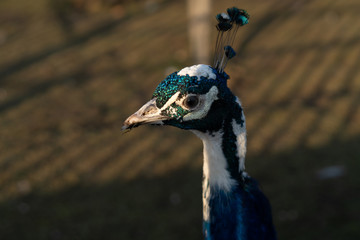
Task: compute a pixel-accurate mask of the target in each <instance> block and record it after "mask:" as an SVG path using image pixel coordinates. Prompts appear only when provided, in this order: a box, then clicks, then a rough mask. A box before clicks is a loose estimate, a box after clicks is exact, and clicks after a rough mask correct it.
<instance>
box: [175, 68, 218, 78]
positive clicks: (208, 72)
mask: <svg viewBox="0 0 360 240" xmlns="http://www.w3.org/2000/svg"><path fill="white" fill-rule="evenodd" d="M177 74H178V75H179V76H186V75H189V76H190V77H194V76H196V77H198V80H200V77H205V78H209V79H210V78H211V79H216V75H215V73H214V72H213V70H212V68H211V67H210V66H209V65H205V64H199V65H194V66H191V67H186V68H183V69H181V70H180V71H179V72H178V73H177Z"/></svg>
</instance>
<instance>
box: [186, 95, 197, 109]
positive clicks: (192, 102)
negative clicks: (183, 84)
mask: <svg viewBox="0 0 360 240" xmlns="http://www.w3.org/2000/svg"><path fill="white" fill-rule="evenodd" d="M197 105H199V97H198V96H196V95H190V96H187V97H186V98H185V100H184V106H185V107H187V108H189V109H192V108H195V107H196V106H197Z"/></svg>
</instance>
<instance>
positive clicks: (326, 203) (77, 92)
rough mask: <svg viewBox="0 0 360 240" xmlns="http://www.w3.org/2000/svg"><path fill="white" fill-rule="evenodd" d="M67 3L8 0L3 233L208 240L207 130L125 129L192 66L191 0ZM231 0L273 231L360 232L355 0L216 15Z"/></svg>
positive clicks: (1, 78)
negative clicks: (243, 15) (244, 21)
mask: <svg viewBox="0 0 360 240" xmlns="http://www.w3.org/2000/svg"><path fill="white" fill-rule="evenodd" d="M70 2H71V1H70V0H67V1H59V0H33V1H25V0H17V1H11V0H2V1H0V216H1V217H0V239H1V240H12V239H16V240H17V239H23V240H25V239H34V240H42V239H51V240H59V239H84V240H91V239H174V240H176V239H179V240H180V239H188V240H192V239H202V232H201V229H202V220H201V219H202V203H201V180H202V144H201V142H200V140H198V139H197V138H196V137H195V136H193V135H192V134H191V133H190V132H186V131H181V130H178V129H175V128H170V127H166V128H160V127H151V126H147V127H142V128H137V129H135V130H133V131H131V132H129V133H127V134H122V132H121V126H122V122H123V121H124V119H125V118H126V117H127V116H128V115H130V114H131V113H133V112H134V111H135V110H137V109H138V108H139V107H140V106H141V105H142V104H143V103H145V101H147V100H148V99H149V98H150V97H151V95H152V92H153V90H154V89H155V87H156V86H157V84H158V83H159V82H160V81H161V80H162V79H164V77H165V76H166V75H167V74H169V73H171V72H173V71H175V70H178V69H181V68H183V67H185V66H188V65H191V64H194V62H192V61H191V53H189V51H188V44H187V42H188V38H187V18H186V5H185V1H169V0H168V1H155V0H153V1H103V2H112V4H102V1H96V0H92V1H89V4H88V5H86V4H83V2H84V1H81V0H78V1H77V0H73V2H75V3H74V4H72V5H71V4H70ZM234 5H236V6H238V7H240V8H244V9H247V10H248V12H249V13H250V15H251V21H250V24H249V25H247V26H246V27H244V28H242V29H240V30H239V33H238V35H239V37H238V42H237V43H236V46H235V48H236V50H237V52H238V56H237V57H236V58H235V59H234V60H232V61H231V62H229V64H228V67H227V73H228V74H229V75H230V76H231V79H230V80H229V86H230V88H231V89H232V91H233V92H234V93H236V95H238V96H239V97H240V99H241V101H242V103H243V105H244V109H245V115H246V118H247V129H248V139H249V142H248V154H247V162H246V166H247V171H248V172H249V174H250V175H252V176H253V177H255V178H256V179H258V180H259V182H260V183H261V185H262V188H263V191H264V192H265V193H266V195H267V196H268V198H269V200H270V202H271V204H272V207H273V216H274V222H275V225H276V228H277V232H278V236H279V239H292V240H300V239H303V240H305V239H306V240H310V239H327V240H328V239H329V240H330V239H331V240H332V239H334V240H335V239H360V217H359V216H360V201H359V200H360V187H359V186H360V178H359V172H360V124H359V123H360V31H359V29H360V14H359V12H360V2H359V1H358V0H341V1H340V0H334V1H330V0H328V1H326V0H313V1H310V0H296V1H281V0H270V1H260V0H255V1H230V0H226V1H216V3H215V1H214V4H213V13H214V16H215V14H216V13H218V12H222V11H224V10H225V9H226V8H227V7H231V6H234ZM210 24H213V25H215V20H213V21H212V22H211V23H210ZM213 32H214V36H213V39H215V32H216V30H215V28H214V31H213Z"/></svg>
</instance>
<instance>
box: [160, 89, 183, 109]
mask: <svg viewBox="0 0 360 240" xmlns="http://www.w3.org/2000/svg"><path fill="white" fill-rule="evenodd" d="M179 95H180V92H176V93H175V94H174V95H172V96H171V98H169V100H168V101H167V102H166V103H165V104H164V106H162V108H161V109H160V111H163V110H165V109H167V108H168V107H170V105H171V104H173V103H174V102H176V100H177V98H178V97H179Z"/></svg>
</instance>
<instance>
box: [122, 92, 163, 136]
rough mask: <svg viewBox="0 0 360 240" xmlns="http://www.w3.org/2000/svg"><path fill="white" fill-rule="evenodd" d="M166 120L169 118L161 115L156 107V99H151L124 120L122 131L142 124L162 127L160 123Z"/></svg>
mask: <svg viewBox="0 0 360 240" xmlns="http://www.w3.org/2000/svg"><path fill="white" fill-rule="evenodd" d="M167 119H169V117H167V116H164V115H161V110H160V109H159V108H158V107H157V106H156V98H153V99H151V100H150V101H148V102H147V103H146V104H144V106H142V107H141V108H140V109H139V110H138V111H137V112H135V113H134V114H132V115H131V116H130V117H128V118H127V119H126V120H125V122H124V125H123V127H122V130H130V129H132V128H134V127H138V126H140V125H143V124H156V125H158V124H160V125H162V124H163V122H162V121H163V120H167Z"/></svg>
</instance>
